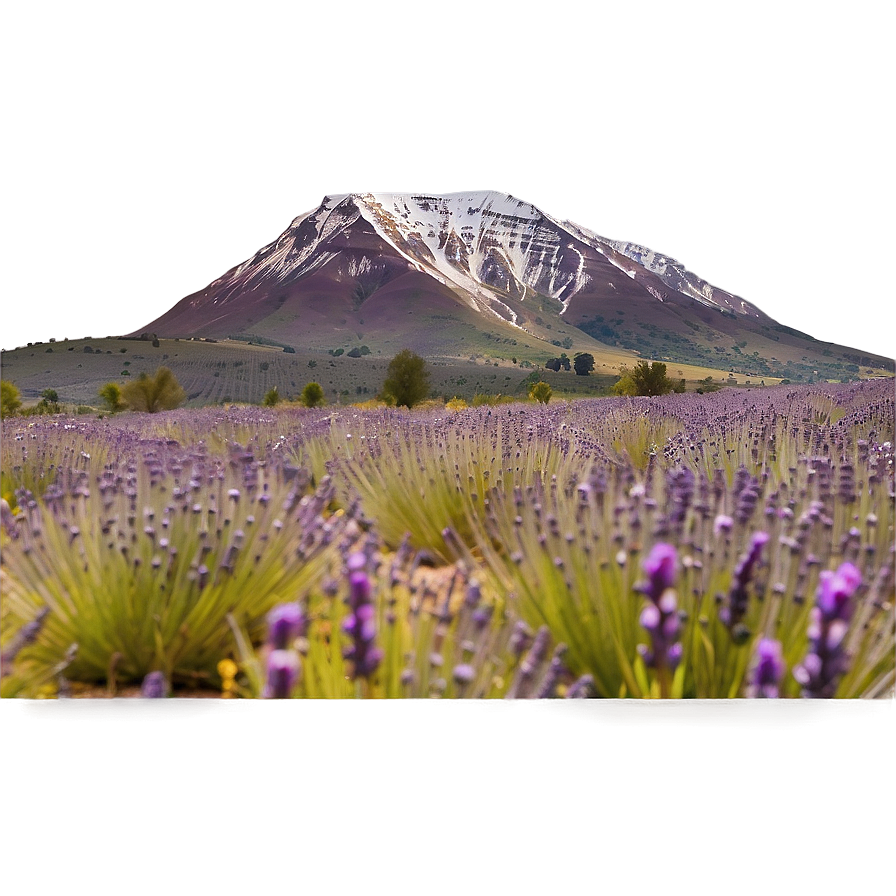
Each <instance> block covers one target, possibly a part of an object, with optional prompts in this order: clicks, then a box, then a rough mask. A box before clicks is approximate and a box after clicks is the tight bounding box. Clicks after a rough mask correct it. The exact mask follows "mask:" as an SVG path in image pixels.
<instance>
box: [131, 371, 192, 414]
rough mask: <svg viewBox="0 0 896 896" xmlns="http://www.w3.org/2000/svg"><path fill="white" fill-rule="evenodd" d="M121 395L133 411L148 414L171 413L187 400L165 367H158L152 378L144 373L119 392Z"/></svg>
mask: <svg viewBox="0 0 896 896" xmlns="http://www.w3.org/2000/svg"><path fill="white" fill-rule="evenodd" d="M121 395H122V398H124V400H125V401H126V402H127V403H128V404H129V405H130V406H131V408H133V409H134V410H135V411H146V412H147V413H149V414H155V413H157V412H158V411H171V410H173V409H174V408H176V407H180V405H182V404H183V403H184V402H185V401H186V400H187V393H186V392H184V390H183V389H182V388H181V385H180V383H179V382H178V381H177V379H176V377H175V376H174V374H173V373H172V372H171V371H170V370H169V369H168V368H167V367H160V368H159V369H158V370H157V371H156V372H155V373H154V374H153V375H152V376H150V375H149V374H148V373H146V372H145V371H144V372H143V373H141V374H140V376H138V377H137V379H136V380H135V381H134V382H132V383H128V384H127V385H126V386H125V387H124V388H123V389H122V390H121Z"/></svg>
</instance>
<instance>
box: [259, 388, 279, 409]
mask: <svg viewBox="0 0 896 896" xmlns="http://www.w3.org/2000/svg"><path fill="white" fill-rule="evenodd" d="M279 401H280V393H279V391H278V390H277V387H276V386H274V388H273V389H271V390H270V391H269V392H268V393H267V394H266V395H265V397H264V401H263V402H262V404H263V405H264V406H265V407H266V408H272V407H274V406H275V405H276V404H278V403H279Z"/></svg>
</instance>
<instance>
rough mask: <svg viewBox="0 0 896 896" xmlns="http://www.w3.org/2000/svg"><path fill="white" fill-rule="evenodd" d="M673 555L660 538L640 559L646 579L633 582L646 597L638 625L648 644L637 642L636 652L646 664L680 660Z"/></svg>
mask: <svg viewBox="0 0 896 896" xmlns="http://www.w3.org/2000/svg"><path fill="white" fill-rule="evenodd" d="M676 565H677V556H676V551H675V548H674V547H672V545H670V544H666V543H664V542H660V543H659V544H655V545H654V546H653V549H652V550H651V552H650V554H649V555H648V557H647V559H646V560H645V561H644V564H643V566H644V572H645V574H646V575H647V581H646V582H642V583H641V584H640V585H638V586H637V588H638V590H639V591H641V592H643V593H644V594H645V595H646V596H647V598H648V600H649V601H650V602H649V603H648V604H647V605H646V606H645V607H644V609H643V610H642V611H641V619H640V622H641V626H642V627H643V628H644V629H646V631H647V634H648V635H649V636H650V642H651V643H650V646H649V647H648V646H647V645H645V644H639V645H638V653H640V654H641V656H642V657H643V659H644V662H645V664H646V665H647V666H648V667H650V668H654V669H656V668H664V669H669V670H670V671H671V670H674V669H675V667H676V666H677V665H678V663H679V661H680V660H681V645H680V644H679V643H678V638H679V634H680V628H681V623H680V622H679V619H678V599H677V597H676V595H675V591H674V585H675V576H676Z"/></svg>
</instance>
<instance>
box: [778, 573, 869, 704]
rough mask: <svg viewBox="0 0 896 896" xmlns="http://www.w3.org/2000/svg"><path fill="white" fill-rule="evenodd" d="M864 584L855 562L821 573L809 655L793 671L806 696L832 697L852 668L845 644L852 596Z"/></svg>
mask: <svg viewBox="0 0 896 896" xmlns="http://www.w3.org/2000/svg"><path fill="white" fill-rule="evenodd" d="M861 584H862V575H861V573H860V572H859V571H858V569H856V567H855V566H853V565H852V563H842V564H841V565H840V568H839V569H838V570H837V571H836V572H831V571H830V570H825V571H824V572H822V573H821V576H820V577H819V582H818V590H817V591H816V593H815V606H814V607H813V608H812V610H811V611H810V614H809V629H808V635H809V652H808V653H807V654H806V658H805V659H804V660H803V662H802V664H801V665H799V666H797V668H796V669H794V670H793V677H794V678H795V679H796V680H797V681H798V682H799V683H800V684H801V685H802V686H803V689H802V695H803V696H804V697H833V696H834V694H835V692H836V690H837V685H838V684H839V681H840V677H841V676H842V675H843V673H844V672H846V670H847V669H848V668H849V659H850V657H849V654H848V653H847V652H846V649H845V647H844V643H843V642H844V640H845V638H846V633H847V631H848V630H849V622H850V619H851V618H852V613H853V602H852V597H853V595H854V594H855V592H856V590H857V589H858V587H859V586H860V585H861Z"/></svg>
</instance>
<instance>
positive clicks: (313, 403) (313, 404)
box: [299, 383, 324, 408]
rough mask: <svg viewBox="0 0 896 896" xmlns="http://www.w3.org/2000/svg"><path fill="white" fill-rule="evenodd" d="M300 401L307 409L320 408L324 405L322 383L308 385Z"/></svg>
mask: <svg viewBox="0 0 896 896" xmlns="http://www.w3.org/2000/svg"><path fill="white" fill-rule="evenodd" d="M299 401H300V402H301V403H302V405H303V406H304V407H306V408H317V407H320V406H321V405H322V404H323V403H324V390H323V388H322V387H321V385H320V383H308V384H307V385H306V386H305V388H304V389H302V394H301V395H300V396H299Z"/></svg>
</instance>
